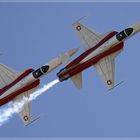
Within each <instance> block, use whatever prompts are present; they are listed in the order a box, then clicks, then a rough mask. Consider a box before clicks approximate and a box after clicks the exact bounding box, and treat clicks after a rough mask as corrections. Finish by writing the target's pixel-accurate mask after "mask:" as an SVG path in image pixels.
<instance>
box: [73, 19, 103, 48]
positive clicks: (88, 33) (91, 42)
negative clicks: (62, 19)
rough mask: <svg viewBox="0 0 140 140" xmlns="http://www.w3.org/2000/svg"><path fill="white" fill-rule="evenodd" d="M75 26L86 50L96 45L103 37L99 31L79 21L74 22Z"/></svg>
mask: <svg viewBox="0 0 140 140" xmlns="http://www.w3.org/2000/svg"><path fill="white" fill-rule="evenodd" d="M73 27H74V29H75V30H76V32H77V34H78V36H79V38H80V40H81V42H82V44H83V47H84V48H85V50H88V49H90V48H92V47H94V46H95V45H96V44H97V43H98V42H99V41H100V40H101V39H102V37H101V36H100V35H99V34H98V33H96V32H95V31H93V30H91V29H89V28H87V27H86V26H84V25H82V24H81V23H79V22H76V23H74V24H73Z"/></svg>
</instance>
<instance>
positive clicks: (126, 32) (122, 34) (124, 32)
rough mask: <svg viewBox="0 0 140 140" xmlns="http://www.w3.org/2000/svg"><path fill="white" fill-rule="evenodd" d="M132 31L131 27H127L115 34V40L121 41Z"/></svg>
mask: <svg viewBox="0 0 140 140" xmlns="http://www.w3.org/2000/svg"><path fill="white" fill-rule="evenodd" d="M132 32H133V28H127V29H125V30H123V31H121V32H120V33H118V34H117V35H116V38H117V40H119V41H122V40H123V39H125V38H126V37H128V36H129V35H131V33H132Z"/></svg>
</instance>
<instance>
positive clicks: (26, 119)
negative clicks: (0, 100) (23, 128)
mask: <svg viewBox="0 0 140 140" xmlns="http://www.w3.org/2000/svg"><path fill="white" fill-rule="evenodd" d="M37 88H38V87H35V88H33V89H31V90H29V91H26V92H24V93H23V94H20V95H18V96H17V97H15V99H14V100H13V104H14V103H16V102H22V100H23V98H24V97H26V99H27V101H26V102H25V104H24V105H23V107H22V108H21V110H20V112H19V116H20V118H21V120H22V121H23V123H24V125H28V124H29V123H31V122H32V121H34V120H32V116H31V101H29V100H28V98H29V96H30V94H32V93H33V92H34V91H36V90H37Z"/></svg>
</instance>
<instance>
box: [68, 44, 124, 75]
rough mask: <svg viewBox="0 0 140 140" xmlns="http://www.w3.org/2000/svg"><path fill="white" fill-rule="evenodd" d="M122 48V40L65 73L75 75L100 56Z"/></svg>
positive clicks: (92, 63)
mask: <svg viewBox="0 0 140 140" xmlns="http://www.w3.org/2000/svg"><path fill="white" fill-rule="evenodd" d="M122 48H123V42H122V43H120V44H118V45H116V47H113V48H111V49H109V50H107V51H105V52H103V53H101V54H99V55H96V56H95V57H93V58H91V59H89V60H87V61H86V62H84V63H79V64H78V65H77V66H76V67H74V68H73V69H71V70H69V72H67V74H69V75H70V77H71V76H74V75H76V74H77V73H79V72H81V71H83V70H85V69H87V68H88V67H90V66H92V65H94V64H96V63H97V62H98V61H99V60H101V59H102V58H104V57H105V56H108V55H110V54H113V53H114V52H117V51H119V50H121V49H122Z"/></svg>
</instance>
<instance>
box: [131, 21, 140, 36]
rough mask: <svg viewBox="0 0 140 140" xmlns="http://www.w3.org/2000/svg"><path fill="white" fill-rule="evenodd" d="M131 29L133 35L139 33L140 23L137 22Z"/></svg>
mask: <svg viewBox="0 0 140 140" xmlns="http://www.w3.org/2000/svg"><path fill="white" fill-rule="evenodd" d="M131 28H133V30H134V31H133V33H134V34H135V33H137V32H139V31H140V21H139V22H137V23H136V24H134V25H132V26H131Z"/></svg>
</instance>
